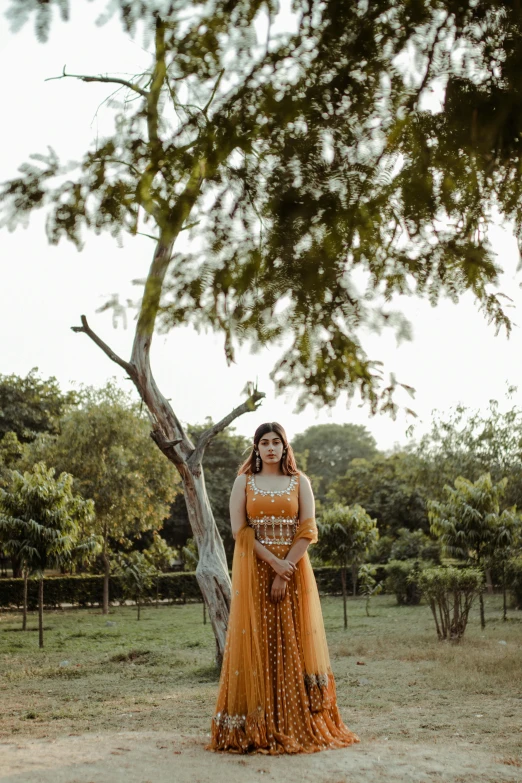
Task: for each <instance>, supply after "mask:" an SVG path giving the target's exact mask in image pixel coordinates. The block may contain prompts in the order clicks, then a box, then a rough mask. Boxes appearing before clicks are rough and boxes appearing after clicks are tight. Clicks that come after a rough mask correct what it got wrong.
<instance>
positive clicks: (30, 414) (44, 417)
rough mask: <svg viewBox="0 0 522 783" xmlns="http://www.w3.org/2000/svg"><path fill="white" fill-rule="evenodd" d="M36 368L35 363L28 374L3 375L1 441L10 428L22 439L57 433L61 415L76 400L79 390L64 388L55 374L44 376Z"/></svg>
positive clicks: (0, 401) (0, 406)
mask: <svg viewBox="0 0 522 783" xmlns="http://www.w3.org/2000/svg"><path fill="white" fill-rule="evenodd" d="M37 372H38V367H33V369H32V370H31V371H30V372H29V373H28V374H27V375H26V377H25V378H22V377H20V376H18V375H0V441H1V440H2V439H3V438H4V437H5V435H6V434H7V433H9V432H14V433H15V434H16V437H17V438H18V440H19V441H20V442H21V443H28V442H30V441H32V440H34V439H35V438H36V436H37V435H38V434H39V433H42V432H49V433H57V432H58V429H59V421H60V417H61V416H62V415H63V414H64V413H65V412H66V411H68V410H69V409H70V408H71V407H72V406H74V405H75V404H76V402H77V395H76V392H74V391H69V392H65V393H64V392H62V391H61V389H60V387H59V385H58V381H57V380H56V378H55V377H54V376H52V377H51V378H47V379H43V378H39V377H38V375H37Z"/></svg>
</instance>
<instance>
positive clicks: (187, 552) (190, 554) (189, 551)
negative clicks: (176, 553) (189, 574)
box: [181, 538, 199, 571]
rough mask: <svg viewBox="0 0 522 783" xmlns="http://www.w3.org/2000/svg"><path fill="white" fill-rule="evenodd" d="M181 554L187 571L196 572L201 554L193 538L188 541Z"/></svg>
mask: <svg viewBox="0 0 522 783" xmlns="http://www.w3.org/2000/svg"><path fill="white" fill-rule="evenodd" d="M181 554H182V556H183V562H184V564H185V571H195V570H196V568H197V566H198V563H199V552H198V547H197V544H196V542H195V541H194V539H193V538H189V539H188V541H187V543H186V544H185V546H184V547H183V549H182V550H181Z"/></svg>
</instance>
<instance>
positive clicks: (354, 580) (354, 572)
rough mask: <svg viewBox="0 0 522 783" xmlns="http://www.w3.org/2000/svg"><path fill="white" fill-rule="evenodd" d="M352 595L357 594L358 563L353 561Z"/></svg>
mask: <svg viewBox="0 0 522 783" xmlns="http://www.w3.org/2000/svg"><path fill="white" fill-rule="evenodd" d="M352 595H353V597H354V598H355V596H356V595H357V563H355V562H353V563H352Z"/></svg>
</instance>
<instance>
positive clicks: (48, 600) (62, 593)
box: [0, 566, 380, 609]
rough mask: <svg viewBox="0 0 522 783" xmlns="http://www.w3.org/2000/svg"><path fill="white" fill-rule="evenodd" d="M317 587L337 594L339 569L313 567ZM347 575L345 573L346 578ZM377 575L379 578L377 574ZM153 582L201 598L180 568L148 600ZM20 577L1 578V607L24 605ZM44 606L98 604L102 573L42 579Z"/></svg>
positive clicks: (171, 595)
mask: <svg viewBox="0 0 522 783" xmlns="http://www.w3.org/2000/svg"><path fill="white" fill-rule="evenodd" d="M314 574H315V578H316V582H317V587H318V589H319V592H320V593H321V594H322V595H340V594H341V578H340V572H339V569H338V568H334V567H331V566H323V567H318V568H314ZM349 576H350V575H349V574H348V577H349ZM379 578H380V577H379ZM156 585H157V590H158V597H159V599H160V600H167V601H170V602H172V603H185V602H186V601H201V600H202V596H201V591H200V589H199V586H198V582H197V579H196V574H195V573H193V572H188V571H183V572H177V573H170V574H161V573H160V574H159V575H158V577H157V580H154V586H153V588H152V589H151V590H150V591H148V593H147V597H148V599H149V600H152V599H153V598H156ZM23 586H24V580H23V579H11V578H8V579H0V607H1V608H5V609H9V608H14V607H17V608H19V607H21V606H22V604H23ZM44 599H45V606H46V607H49V608H54V609H56V608H59V607H61V606H62V607H63V606H64V605H65V604H71V605H72V606H80V607H90V606H101V605H102V599H103V576H102V575H101V574H81V575H79V574H75V575H72V576H71V575H69V576H50V577H46V579H45V596H44ZM124 600H125V599H124V591H123V588H122V584H121V581H120V578H119V577H118V576H117V575H113V576H111V601H112V603H113V604H114V603H123V601H124ZM37 605H38V585H37V583H36V582H35V581H34V580H29V591H28V606H29V609H35V608H36V607H37Z"/></svg>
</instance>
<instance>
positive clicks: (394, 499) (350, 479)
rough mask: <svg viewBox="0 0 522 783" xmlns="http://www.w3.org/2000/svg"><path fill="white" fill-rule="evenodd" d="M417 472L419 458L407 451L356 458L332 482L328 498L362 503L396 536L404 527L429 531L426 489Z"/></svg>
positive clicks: (382, 529) (381, 526)
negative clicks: (371, 457)
mask: <svg viewBox="0 0 522 783" xmlns="http://www.w3.org/2000/svg"><path fill="white" fill-rule="evenodd" d="M418 474H419V462H418V458H417V457H416V456H414V455H411V454H407V453H397V454H392V455H391V456H388V457H386V456H384V455H382V454H379V455H377V456H376V457H374V458H373V459H372V460H366V459H356V460H354V461H353V462H352V463H351V465H350V467H349V468H348V470H347V471H346V473H345V475H344V476H341V477H340V478H338V479H337V480H336V481H334V482H333V484H332V486H331V489H330V492H329V499H331V500H332V501H334V502H340V503H343V504H346V505H350V504H352V503H360V505H361V506H363V507H364V508H365V509H366V511H367V512H368V514H369V515H370V516H371V517H375V518H376V519H377V522H378V526H379V532H380V534H381V535H384V534H392V535H394V536H395V535H397V533H398V531H399V530H400V529H401V528H407V529H408V530H412V531H414V530H418V529H422V530H424V531H425V532H428V531H429V522H428V515H427V511H426V493H425V489H424V487H423V485H422V483H420V482H419V480H418Z"/></svg>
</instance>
